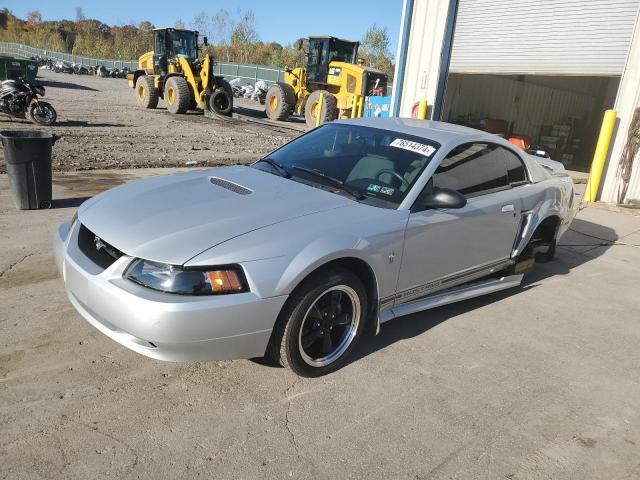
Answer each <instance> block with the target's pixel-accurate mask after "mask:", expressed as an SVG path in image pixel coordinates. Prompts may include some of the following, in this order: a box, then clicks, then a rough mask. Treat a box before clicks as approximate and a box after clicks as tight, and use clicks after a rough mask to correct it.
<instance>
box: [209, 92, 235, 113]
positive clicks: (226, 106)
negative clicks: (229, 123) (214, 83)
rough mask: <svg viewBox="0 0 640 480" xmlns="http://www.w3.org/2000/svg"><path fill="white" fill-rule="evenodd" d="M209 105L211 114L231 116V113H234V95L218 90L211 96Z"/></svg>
mask: <svg viewBox="0 0 640 480" xmlns="http://www.w3.org/2000/svg"><path fill="white" fill-rule="evenodd" d="M207 103H208V105H207V107H208V108H209V110H210V111H211V112H213V113H217V114H218V115H224V116H227V117H230V116H231V112H232V111H233V95H229V92H228V91H227V90H226V89H224V88H219V89H217V90H216V91H215V92H213V93H212V94H211V95H209V98H208V100H207Z"/></svg>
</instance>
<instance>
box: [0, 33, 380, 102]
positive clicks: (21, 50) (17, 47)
mask: <svg viewBox="0 0 640 480" xmlns="http://www.w3.org/2000/svg"><path fill="white" fill-rule="evenodd" d="M0 53H8V54H11V55H18V56H21V57H25V58H31V57H42V58H50V59H52V60H62V61H63V62H69V63H78V64H81V65H85V66H97V65H104V66H105V67H107V68H120V69H122V68H125V67H127V68H128V69H129V70H135V69H137V68H138V61H137V60H115V59H104V58H92V57H83V56H80V55H72V54H70V53H62V52H52V51H50V50H45V49H42V48H35V47H29V46H27V45H22V44H21V43H7V42H0ZM213 72H214V74H215V75H222V76H224V77H225V78H226V79H227V80H232V79H234V78H239V79H240V80H242V83H245V84H249V83H250V84H254V83H255V82H257V81H258V80H264V81H265V82H267V83H269V84H271V83H274V82H280V81H282V80H284V70H283V69H282V68H278V67H268V66H265V65H242V64H239V63H224V62H215V63H214V66H213ZM387 92H391V84H389V85H388V86H387ZM389 94H390V93H388V95H389Z"/></svg>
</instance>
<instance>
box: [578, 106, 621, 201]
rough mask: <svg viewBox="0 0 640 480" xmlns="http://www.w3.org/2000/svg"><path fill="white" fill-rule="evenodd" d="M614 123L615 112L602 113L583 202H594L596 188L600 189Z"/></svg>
mask: <svg viewBox="0 0 640 480" xmlns="http://www.w3.org/2000/svg"><path fill="white" fill-rule="evenodd" d="M615 123H616V111H615V110H607V111H606V112H604V118H603V119H602V127H601V128H600V135H599V136H598V143H597V144H596V151H595V153H594V154H593V161H592V162H591V170H589V180H588V181H587V188H586V190H585V191H584V197H583V198H582V201H583V202H595V201H596V197H597V195H598V188H599V187H600V177H602V170H603V169H604V162H605V160H606V159H607V152H608V151H609V143H610V141H611V134H612V133H613V127H614V125H615Z"/></svg>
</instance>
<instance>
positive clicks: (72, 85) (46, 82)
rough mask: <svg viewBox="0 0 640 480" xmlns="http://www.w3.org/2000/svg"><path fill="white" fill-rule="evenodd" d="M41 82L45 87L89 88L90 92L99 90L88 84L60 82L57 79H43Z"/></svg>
mask: <svg viewBox="0 0 640 480" xmlns="http://www.w3.org/2000/svg"><path fill="white" fill-rule="evenodd" d="M40 84H41V85H43V86H44V87H51V88H67V89H71V90H88V91H90V92H99V91H100V90H98V89H97V88H91V87H87V86H86V85H79V84H77V83H73V82H58V81H56V80H41V81H40Z"/></svg>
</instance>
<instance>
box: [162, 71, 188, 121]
mask: <svg viewBox="0 0 640 480" xmlns="http://www.w3.org/2000/svg"><path fill="white" fill-rule="evenodd" d="M164 101H165V102H166V104H167V110H169V111H170V112H171V113H177V114H181V113H186V112H187V110H189V107H190V106H191V90H190V89H189V84H188V83H187V81H186V80H185V79H184V78H183V77H178V76H175V77H169V79H168V80H167V83H166V84H165V86H164Z"/></svg>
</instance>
